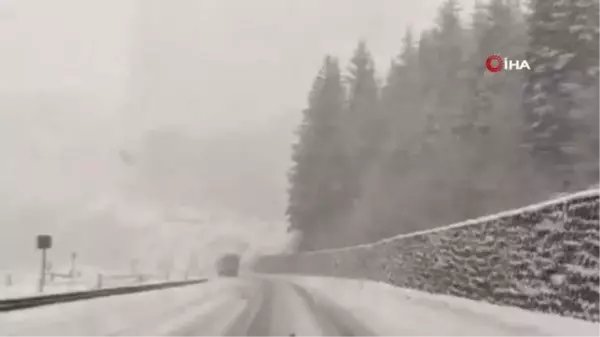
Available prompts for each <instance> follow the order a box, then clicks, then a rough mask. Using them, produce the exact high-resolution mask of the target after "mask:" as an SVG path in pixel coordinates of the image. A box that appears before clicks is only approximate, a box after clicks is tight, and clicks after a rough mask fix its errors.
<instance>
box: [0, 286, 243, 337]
mask: <svg viewBox="0 0 600 337" xmlns="http://www.w3.org/2000/svg"><path fill="white" fill-rule="evenodd" d="M247 289H248V287H247V286H246V284H244V283H243V282H240V281H239V280H235V279H232V280H227V279H221V280H219V281H218V282H207V283H204V284H199V285H193V286H188V287H181V288H174V289H167V290H160V291H149V292H143V293H139V294H132V295H123V296H114V297H105V298H98V299H94V300H89V301H79V302H73V303H66V304H61V305H50V306H44V307H38V308H32V309H27V310H19V311H13V312H8V313H3V314H2V315H0V335H4V336H7V335H30V336H34V335H38V336H39V335H46V336H47V335H83V336H86V335H87V336H89V335H105V336H106V335H148V334H149V335H156V334H157V333H160V334H161V335H162V334H168V333H169V332H170V331H171V330H172V329H176V328H178V327H181V326H184V325H186V324H189V323H190V322H192V321H193V320H194V319H198V318H200V317H202V316H204V315H206V313H208V312H212V311H215V310H219V311H223V310H224V309H227V310H228V311H231V309H232V308H234V307H235V306H236V305H238V306H239V305H244V304H245V303H244V302H243V301H240V298H243V297H248V296H244V293H243V292H244V291H247ZM240 302H242V303H240ZM227 314H228V313H223V314H222V315H220V316H227Z"/></svg>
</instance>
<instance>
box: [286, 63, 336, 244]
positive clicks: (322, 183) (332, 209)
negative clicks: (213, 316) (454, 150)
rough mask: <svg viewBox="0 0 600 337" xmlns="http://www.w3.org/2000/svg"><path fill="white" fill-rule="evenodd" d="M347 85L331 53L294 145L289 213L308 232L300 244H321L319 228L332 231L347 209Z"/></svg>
mask: <svg viewBox="0 0 600 337" xmlns="http://www.w3.org/2000/svg"><path fill="white" fill-rule="evenodd" d="M343 104H344V90H343V87H342V83H341V75H340V70H339V67H338V63H337V60H336V59H334V58H332V57H326V58H325V61H324V65H323V68H322V70H321V71H320V73H319V75H318V77H317V78H316V80H315V82H314V84H313V87H312V90H311V93H310V95H309V104H308V108H307V109H305V110H304V112H303V114H304V119H303V123H302V125H301V126H300V129H299V130H298V135H299V142H298V143H297V144H295V145H294V147H293V157H292V160H293V162H294V166H293V168H292V169H291V171H290V173H289V181H290V185H291V187H290V189H289V203H288V209H287V215H288V217H289V221H290V228H291V229H292V230H299V231H301V232H302V233H303V240H302V242H301V243H300V249H311V248H312V247H314V246H316V245H318V244H319V243H318V242H317V238H318V236H319V234H320V233H326V232H330V231H333V230H334V229H333V228H331V226H334V225H335V223H336V221H335V220H336V216H337V215H338V214H339V213H340V212H342V210H343V195H344V193H343V189H342V187H343V186H342V183H343V181H342V177H343V171H342V168H343V167H344V166H345V162H344V156H343V151H342V149H341V147H340V144H341V139H340V137H339V135H340V126H341V119H340V118H341V113H342V110H343Z"/></svg>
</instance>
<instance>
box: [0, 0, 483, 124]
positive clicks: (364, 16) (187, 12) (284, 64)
mask: <svg viewBox="0 0 600 337" xmlns="http://www.w3.org/2000/svg"><path fill="white" fill-rule="evenodd" d="M145 1H146V2H147V3H160V6H161V7H162V13H161V15H162V18H161V19H160V20H162V22H161V25H162V26H161V30H162V31H163V32H166V36H168V37H170V38H171V39H172V40H173V41H176V43H178V44H182V45H187V48H191V49H194V50H199V51H201V52H202V54H203V55H204V58H203V59H201V60H197V62H195V63H194V64H186V66H189V67H193V68H194V69H195V71H196V72H198V73H202V74H203V76H205V78H207V79H216V78H219V79H220V82H221V83H226V84H227V85H228V86H229V87H230V89H229V90H228V91H227V95H228V96H229V97H230V98H231V99H230V100H229V101H235V99H236V98H238V97H239V98H240V99H241V100H242V101H244V102H251V104H250V106H249V107H248V108H249V109H244V111H239V110H241V109H230V108H231V107H233V106H232V105H230V102H222V101H217V100H216V99H215V100H207V101H206V103H205V104H206V106H203V107H201V108H202V109H201V110H204V111H207V114H209V113H210V111H214V110H217V111H219V112H222V111H223V110H227V111H228V112H227V113H228V114H243V115H244V116H248V115H250V116H254V115H258V114H264V113H267V114H269V113H274V112H276V111H278V110H281V109H282V107H290V106H291V107H297V106H299V105H302V104H304V100H305V96H306V91H307V90H308V88H309V85H310V81H311V80H312V78H313V77H314V75H315V73H316V71H317V70H318V67H319V65H320V62H321V60H322V57H323V55H324V54H325V53H332V54H334V55H339V56H340V57H344V58H347V57H348V56H349V55H350V54H351V52H352V50H353V48H354V47H355V45H356V42H357V40H358V39H359V38H360V37H364V38H366V39H367V41H368V43H369V46H370V48H371V50H372V51H373V54H374V55H375V57H376V59H377V61H378V64H379V66H380V67H385V66H387V64H388V63H389V59H390V57H392V56H393V55H395V54H397V53H398V51H399V48H400V40H401V37H402V34H403V31H404V29H405V27H406V26H407V25H412V26H414V27H415V28H421V27H423V26H429V25H431V24H432V23H433V20H434V16H435V13H436V8H437V7H438V6H439V5H440V3H442V0H427V1H425V0H421V1H406V0H302V1H299V0H297V1H286V0H252V1H248V0H238V1H233V0H177V1H161V0H145ZM136 2H137V1H136V0H103V1H99V0H95V1H92V0H0V41H2V43H1V44H0V74H1V75H2V76H0V92H6V91H9V92H14V91H32V90H33V91H39V90H42V91H57V90H58V91H63V90H66V91H72V92H80V91H84V92H88V93H95V94H99V95H103V94H116V93H119V90H121V88H122V86H123V84H124V83H125V82H124V81H125V79H126V76H127V73H128V71H129V65H130V63H129V62H130V57H131V42H132V38H135V33H132V31H133V30H134V29H135V25H136V13H137V12H138V9H139V6H140V5H139V4H138V3H136ZM461 3H463V7H464V6H470V3H471V1H470V0H462V1H461ZM147 6H149V5H147ZM190 25H193V26H194V27H196V28H195V29H194V32H193V34H191V33H189V32H188V33H187V34H185V33H184V34H180V36H178V35H177V34H176V33H177V32H179V33H181V30H182V29H187V30H189V27H190ZM171 33H172V34H171ZM192 35H193V36H192ZM186 39H187V41H186ZM179 51H183V49H180V50H178V52H179ZM180 56H181V57H183V59H184V60H186V59H185V55H180ZM186 61H190V60H186ZM173 62H177V60H173ZM232 70H235V71H232ZM257 81H259V82H258V83H257ZM272 93H275V94H276V96H272V95H271V94H272ZM213 94H216V95H217V97H220V96H221V95H222V94H221V93H219V92H215V93H213ZM267 96H268V97H267ZM220 105H223V106H226V108H221V107H220ZM199 108H200V107H199ZM252 109H256V111H253V110H252ZM211 117H212V118H213V119H219V118H220V116H219V115H218V114H213V115H212V116H211Z"/></svg>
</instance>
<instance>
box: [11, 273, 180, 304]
mask: <svg viewBox="0 0 600 337" xmlns="http://www.w3.org/2000/svg"><path fill="white" fill-rule="evenodd" d="M59 270H61V271H63V270H67V268H60V269H59ZM77 271H78V273H79V276H78V277H77V278H74V279H68V278H60V277H56V278H54V279H51V278H50V277H48V278H47V279H46V285H45V287H44V292H43V294H58V293H65V292H72V291H81V290H92V289H97V288H98V275H99V274H101V275H103V278H102V288H112V287H121V286H130V285H137V284H141V283H144V284H148V283H151V282H164V281H165V280H164V279H163V278H162V277H159V276H162V275H159V276H156V277H148V278H147V279H146V280H144V281H143V282H140V281H139V280H138V279H136V278H135V277H133V276H129V275H128V273H129V272H128V271H118V270H107V269H101V268H97V267H91V266H84V267H79V268H77ZM8 275H10V278H11V281H12V285H8V284H7V280H6V277H7V276H8ZM179 279H182V277H180V278H179ZM38 287H39V273H38V272H35V271H29V272H28V271H23V270H20V271H18V272H8V271H4V272H1V271H0V300H1V299H7V298H17V297H27V296H35V295H39V294H40V293H39V292H38Z"/></svg>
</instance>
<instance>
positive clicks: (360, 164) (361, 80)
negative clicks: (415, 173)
mask: <svg viewBox="0 0 600 337" xmlns="http://www.w3.org/2000/svg"><path fill="white" fill-rule="evenodd" d="M347 82H348V87H349V95H348V102H347V109H346V113H345V126H346V139H345V140H346V145H347V154H348V156H349V158H350V160H351V162H350V165H349V167H348V171H349V172H348V177H349V180H348V181H347V184H346V186H347V190H346V192H347V193H348V194H347V195H348V196H349V198H350V199H351V200H353V201H356V200H357V199H358V198H359V197H360V193H361V189H362V187H363V186H362V185H363V178H364V177H365V175H366V174H367V172H368V171H369V169H370V167H371V166H372V164H373V162H374V161H376V160H377V159H378V158H379V155H380V150H381V144H382V141H383V135H384V132H385V131H386V130H385V129H384V128H383V127H384V123H383V118H382V113H381V109H380V104H379V88H378V86H377V82H376V79H375V65H374V62H373V59H372V57H371V55H370V52H369V50H368V49H367V45H366V43H365V42H364V41H360V42H359V44H358V46H357V48H356V50H355V51H354V56H353V57H352V59H351V65H350V69H349V76H347Z"/></svg>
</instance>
